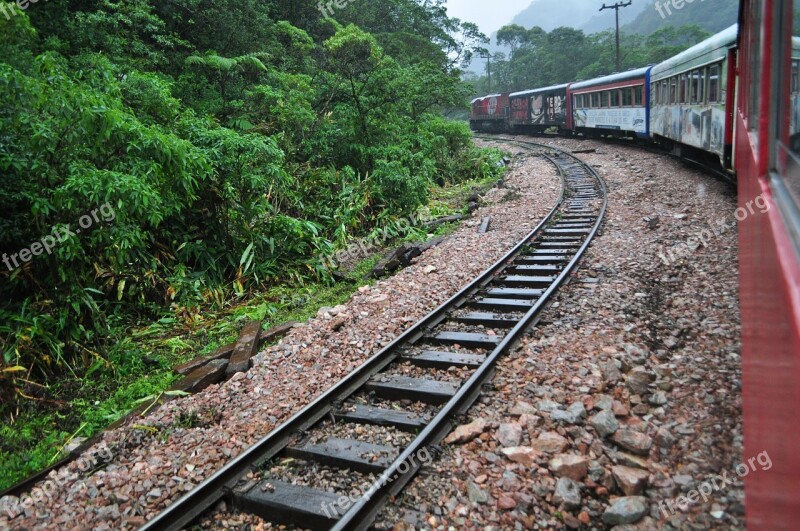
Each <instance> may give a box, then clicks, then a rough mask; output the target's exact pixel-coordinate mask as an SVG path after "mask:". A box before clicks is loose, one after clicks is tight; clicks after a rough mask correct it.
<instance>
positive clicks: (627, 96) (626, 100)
mask: <svg viewBox="0 0 800 531" xmlns="http://www.w3.org/2000/svg"><path fill="white" fill-rule="evenodd" d="M631 105H633V89H632V88H626V89H622V106H623V107H630V106H631Z"/></svg>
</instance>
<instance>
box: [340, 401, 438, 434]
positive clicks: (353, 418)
mask: <svg viewBox="0 0 800 531" xmlns="http://www.w3.org/2000/svg"><path fill="white" fill-rule="evenodd" d="M333 418H334V419H335V420H338V421H343V422H349V423H356V424H372V425H373V426H391V427H393V428H396V429H398V430H401V431H405V432H408V433H417V432H418V431H420V430H422V429H423V428H424V427H425V426H426V425H427V424H428V422H430V418H429V416H427V415H424V416H421V415H417V414H416V413H411V412H409V411H398V410H395V409H384V408H379V407H374V406H367V405H364V404H355V407H354V409H352V410H348V411H345V410H340V411H335V412H334V413H333Z"/></svg>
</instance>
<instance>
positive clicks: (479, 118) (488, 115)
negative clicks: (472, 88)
mask: <svg viewBox="0 0 800 531" xmlns="http://www.w3.org/2000/svg"><path fill="white" fill-rule="evenodd" d="M508 95H509V93H508V92H505V93H502V94H490V95H488V96H482V97H480V98H475V99H474V100H472V102H471V105H472V109H471V112H470V115H469V126H470V129H472V130H473V131H484V132H487V133H502V132H503V131H505V130H506V122H507V119H508V113H509V109H508Z"/></svg>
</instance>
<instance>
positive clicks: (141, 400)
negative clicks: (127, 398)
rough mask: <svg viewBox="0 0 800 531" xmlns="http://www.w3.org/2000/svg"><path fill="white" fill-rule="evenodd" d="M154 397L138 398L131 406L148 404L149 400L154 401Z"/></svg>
mask: <svg viewBox="0 0 800 531" xmlns="http://www.w3.org/2000/svg"><path fill="white" fill-rule="evenodd" d="M155 397H156V395H147V396H146V397H144V398H140V399H139V400H134V401H133V405H134V406H138V405H139V404H144V403H145V402H150V401H151V400H153V399H155Z"/></svg>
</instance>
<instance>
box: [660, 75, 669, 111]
mask: <svg viewBox="0 0 800 531" xmlns="http://www.w3.org/2000/svg"><path fill="white" fill-rule="evenodd" d="M668 94H669V89H668V88H667V82H666V81H662V82H661V105H666V104H667V103H669V101H667V95H668Z"/></svg>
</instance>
